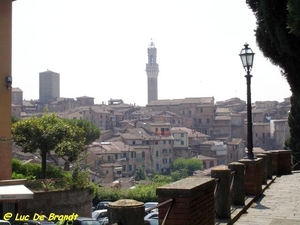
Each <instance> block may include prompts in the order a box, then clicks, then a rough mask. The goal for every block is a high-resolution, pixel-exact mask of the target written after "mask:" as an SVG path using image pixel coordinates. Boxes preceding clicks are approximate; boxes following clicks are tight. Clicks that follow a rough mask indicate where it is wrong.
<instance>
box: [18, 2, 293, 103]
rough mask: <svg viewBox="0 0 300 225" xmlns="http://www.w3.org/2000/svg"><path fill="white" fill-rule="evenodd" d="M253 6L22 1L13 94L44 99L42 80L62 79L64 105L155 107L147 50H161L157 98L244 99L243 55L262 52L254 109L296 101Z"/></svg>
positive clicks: (255, 75)
mask: <svg viewBox="0 0 300 225" xmlns="http://www.w3.org/2000/svg"><path fill="white" fill-rule="evenodd" d="M255 22H256V21H255V17H254V15H253V13H252V11H251V10H250V9H248V7H247V5H246V3H245V0H244V1H241V0H230V1H222V0H209V1H199V0H185V1H184V0H180V1H179V0H151V1H147V0H109V1H107V0H106V1H104V0H18V1H15V2H13V46H12V49H13V63H12V72H13V86H14V87H19V88H21V89H22V90H23V97H24V99H26V100H30V99H38V98H39V72H43V71H46V70H47V69H49V70H52V71H55V72H58V73H60V96H61V97H69V98H76V97H81V96H89V97H94V98H95V102H96V103H101V102H102V101H104V102H106V103H107V101H108V100H109V99H110V98H117V99H123V100H124V102H126V103H132V104H133V103H136V104H137V105H141V106H144V105H145V104H147V76H146V71H145V69H146V63H147V48H148V46H149V43H150V39H151V38H152V39H153V42H154V44H155V46H156V48H157V63H158V64H159V69H160V72H159V75H158V99H178V98H186V97H211V96H214V97H215V101H222V100H226V99H229V98H232V97H239V98H241V99H243V100H246V78H245V77H244V75H245V74H246V72H245V71H244V69H243V67H242V63H241V60H240V57H239V53H240V51H241V49H242V48H243V45H244V44H245V42H247V43H248V44H249V47H250V48H252V50H253V51H254V52H255V57H254V66H253V70H252V73H251V74H252V75H253V77H252V80H251V82H252V85H251V89H252V101H264V100H277V101H283V98H285V97H289V96H290V95H291V92H290V88H289V85H288V83H287V81H286V79H285V78H283V77H282V76H281V74H280V68H278V67H276V66H274V65H272V64H271V62H269V61H268V60H267V59H265V58H264V57H263V54H262V53H261V52H260V51H259V49H258V47H257V45H256V41H255V36H254V31H253V30H254V29H255V28H256V24H255Z"/></svg>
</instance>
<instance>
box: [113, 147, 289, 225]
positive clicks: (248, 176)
mask: <svg viewBox="0 0 300 225" xmlns="http://www.w3.org/2000/svg"><path fill="white" fill-rule="evenodd" d="M291 168H292V166H291V151H290V150H272V151H267V152H266V153H260V154H257V155H256V157H255V159H241V160H239V161H238V162H234V163H230V164H229V165H228V166H218V167H215V168H212V170H211V177H210V178H208V177H189V178H185V179H182V180H179V181H176V182H173V183H170V184H167V185H164V186H162V187H159V188H157V190H156V193H157V195H158V201H159V203H160V204H159V207H158V209H159V224H163V225H168V224H172V225H176V224H180V225H185V224H186V225H187V224H189V225H193V224H195V225H196V224H204V225H214V224H215V221H216V218H218V219H230V218H231V206H232V205H237V206H239V205H240V206H243V205H245V198H246V197H247V196H259V195H261V194H262V186H263V185H265V184H266V183H267V180H268V179H272V178H273V177H274V176H280V175H285V174H290V173H291ZM127 201H128V200H127ZM164 202H166V204H165V203H164ZM109 207H110V206H109ZM121 208H122V209H124V210H125V211H126V213H123V214H122V215H123V216H120V214H119V213H112V212H113V211H115V210H118V211H120V206H118V207H116V206H115V205H114V204H112V206H111V209H109V212H110V213H109V219H110V221H113V222H116V221H117V222H118V224H123V225H127V224H128V225H129V224H131V223H129V221H130V219H128V216H126V215H133V214H134V215H136V218H140V219H139V221H140V222H139V223H138V224H142V221H141V218H142V216H143V215H137V214H139V213H140V214H144V210H143V209H144V208H143V207H142V206H141V203H138V204H137V203H136V205H135V207H132V204H127V205H126V204H123V205H122V206H121ZM131 211H132V212H131ZM113 215H114V216H113ZM118 215H119V216H118ZM110 216H111V218H110Z"/></svg>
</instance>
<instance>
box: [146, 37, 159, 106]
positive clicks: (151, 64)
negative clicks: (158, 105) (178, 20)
mask: <svg viewBox="0 0 300 225" xmlns="http://www.w3.org/2000/svg"><path fill="white" fill-rule="evenodd" d="M156 57H157V51H156V47H155V45H154V42H153V41H152V38H151V40H150V45H149V47H148V63H147V64H146V73H147V77H148V103H149V102H151V101H153V100H157V99H158V98H157V92H158V88H157V77H158V72H159V69H158V64H157V62H156Z"/></svg>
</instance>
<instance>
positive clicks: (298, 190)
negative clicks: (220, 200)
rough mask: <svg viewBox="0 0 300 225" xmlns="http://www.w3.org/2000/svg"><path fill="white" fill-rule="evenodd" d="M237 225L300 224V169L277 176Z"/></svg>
mask: <svg viewBox="0 0 300 225" xmlns="http://www.w3.org/2000/svg"><path fill="white" fill-rule="evenodd" d="M234 224H235V225H300V171H299V172H298V171H297V172H293V173H292V174H290V175H283V176H280V177H277V178H276V179H275V180H274V182H273V183H271V185H270V186H269V187H268V188H267V189H266V190H265V191H264V193H263V194H262V195H261V197H260V198H259V199H258V200H257V201H255V202H254V203H252V205H251V206H250V207H249V208H248V210H247V212H246V213H244V214H242V215H241V216H240V217H239V219H238V220H237V221H236V222H235V223H234Z"/></svg>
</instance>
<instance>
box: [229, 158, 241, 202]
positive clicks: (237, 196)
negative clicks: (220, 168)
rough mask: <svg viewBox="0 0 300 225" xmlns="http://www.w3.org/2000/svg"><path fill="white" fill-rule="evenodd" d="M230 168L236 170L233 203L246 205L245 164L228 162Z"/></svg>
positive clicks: (232, 192) (232, 190) (232, 189)
mask: <svg viewBox="0 0 300 225" xmlns="http://www.w3.org/2000/svg"><path fill="white" fill-rule="evenodd" d="M228 168H229V169H230V170H231V171H232V172H234V174H233V176H232V179H233V183H232V188H231V204H233V205H245V186H244V183H245V164H243V163H240V162H233V163H230V164H228Z"/></svg>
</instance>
